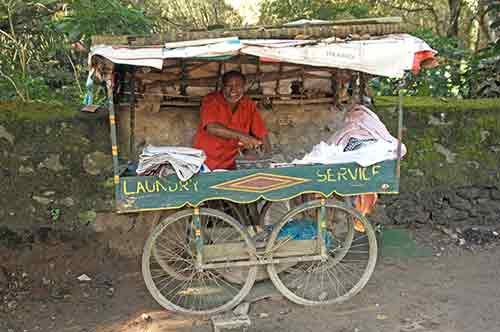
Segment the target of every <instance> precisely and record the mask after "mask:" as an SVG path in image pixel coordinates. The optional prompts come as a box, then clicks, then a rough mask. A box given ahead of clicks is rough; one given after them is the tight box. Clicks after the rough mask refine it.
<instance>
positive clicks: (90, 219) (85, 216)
mask: <svg viewBox="0 0 500 332" xmlns="http://www.w3.org/2000/svg"><path fill="white" fill-rule="evenodd" d="M96 218H97V213H96V212H95V211H92V210H89V211H85V212H81V213H79V214H78V220H80V222H82V223H85V224H91V223H94V222H95V221H96Z"/></svg>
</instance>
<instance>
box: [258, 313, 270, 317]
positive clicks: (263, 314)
mask: <svg viewBox="0 0 500 332" xmlns="http://www.w3.org/2000/svg"><path fill="white" fill-rule="evenodd" d="M268 317H269V314H267V313H265V312H261V313H260V314H259V318H268Z"/></svg>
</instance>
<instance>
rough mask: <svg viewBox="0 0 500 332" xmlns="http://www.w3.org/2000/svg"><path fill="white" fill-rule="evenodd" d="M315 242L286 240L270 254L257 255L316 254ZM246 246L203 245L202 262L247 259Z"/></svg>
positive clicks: (290, 255)
mask: <svg viewBox="0 0 500 332" xmlns="http://www.w3.org/2000/svg"><path fill="white" fill-rule="evenodd" d="M317 248H318V243H317V241H316V240H288V241H286V240H285V241H284V243H283V244H282V245H277V246H276V250H274V251H272V253H265V252H264V251H260V252H259V253H258V254H260V255H263V256H267V257H273V258H284V257H293V256H307V255H315V254H318V252H319V250H318V249H317ZM249 258H250V254H249V252H248V246H247V245H246V243H245V242H243V241H241V242H233V243H224V244H211V245H203V262H205V263H214V262H226V261H235V260H243V259H249Z"/></svg>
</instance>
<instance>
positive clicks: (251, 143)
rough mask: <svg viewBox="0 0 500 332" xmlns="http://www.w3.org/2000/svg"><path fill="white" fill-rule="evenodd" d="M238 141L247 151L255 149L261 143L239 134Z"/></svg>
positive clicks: (253, 138)
mask: <svg viewBox="0 0 500 332" xmlns="http://www.w3.org/2000/svg"><path fill="white" fill-rule="evenodd" d="M239 141H240V143H241V144H242V145H243V146H244V147H245V148H247V149H255V148H256V147H258V146H259V145H262V141H260V140H258V139H256V138H255V137H252V136H250V135H244V134H241V135H240V137H239Z"/></svg>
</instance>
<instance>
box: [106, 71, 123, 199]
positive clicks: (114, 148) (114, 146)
mask: <svg viewBox="0 0 500 332" xmlns="http://www.w3.org/2000/svg"><path fill="white" fill-rule="evenodd" d="M106 89H107V95H108V105H109V129H110V136H111V155H112V157H113V175H114V176H113V179H114V183H115V202H117V201H118V200H119V195H120V173H119V164H118V138H117V130H116V112H115V104H114V92H113V81H112V80H111V79H109V80H107V81H106Z"/></svg>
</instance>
